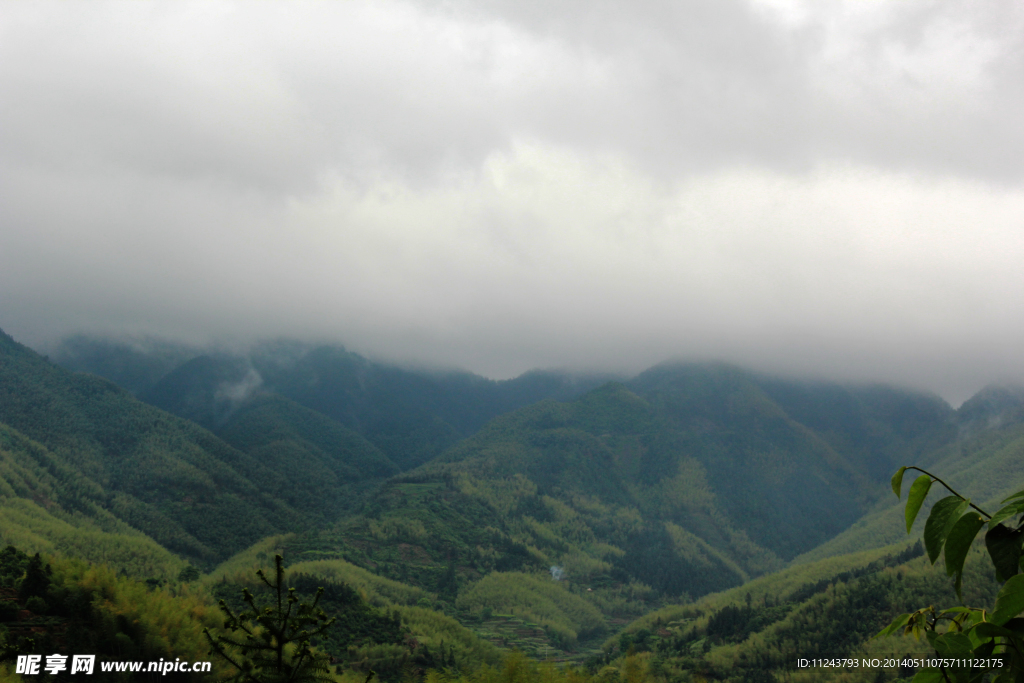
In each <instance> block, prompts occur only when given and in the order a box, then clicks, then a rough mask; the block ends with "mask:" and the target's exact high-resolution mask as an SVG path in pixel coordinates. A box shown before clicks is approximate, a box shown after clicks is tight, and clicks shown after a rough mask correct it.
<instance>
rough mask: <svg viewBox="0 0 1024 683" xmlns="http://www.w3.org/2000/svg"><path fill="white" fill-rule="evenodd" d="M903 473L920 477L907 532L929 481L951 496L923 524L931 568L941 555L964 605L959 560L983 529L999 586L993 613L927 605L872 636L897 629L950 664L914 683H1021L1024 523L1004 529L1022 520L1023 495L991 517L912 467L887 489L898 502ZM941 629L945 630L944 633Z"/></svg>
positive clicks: (910, 496) (913, 492)
mask: <svg viewBox="0 0 1024 683" xmlns="http://www.w3.org/2000/svg"><path fill="white" fill-rule="evenodd" d="M908 470H916V471H918V472H921V476H919V477H917V479H915V480H914V482H913V483H912V484H911V486H910V490H909V491H908V493H907V504H906V508H905V510H904V517H905V519H906V524H907V533H908V534H909V533H910V530H911V528H912V527H913V526H914V521H915V520H916V519H917V516H918V513H920V511H921V507H922V506H923V505H924V502H925V498H927V496H928V493H929V491H930V490H931V487H932V484H933V483H936V482H937V483H939V484H941V485H942V486H943V487H944V488H945V489H946V490H947V491H949V492H950V493H951V494H952V495H949V496H946V497H944V498H941V499H940V500H938V501H936V503H935V504H934V505H933V506H932V509H931V512H930V513H929V515H928V519H927V521H926V522H925V528H924V544H925V549H926V551H927V553H928V559H929V560H930V561H931V563H932V564H935V562H936V560H938V558H939V555H940V554H943V555H944V559H945V568H946V574H947V575H948V576H955V581H954V587H955V589H956V595H957V598H958V599H959V600H960V601H961V603H962V602H963V594H962V583H963V568H964V562H965V560H966V559H967V554H968V552H969V551H970V548H971V545H972V544H973V543H974V540H975V538H976V537H977V535H978V533H979V532H980V531H981V529H982V527H984V526H986V525H987V526H988V531H987V532H986V534H985V546H986V548H987V549H988V554H989V557H990V558H991V560H992V565H993V567H994V568H995V571H996V578H997V579H998V580H999V581H1000V582H1001V583H1003V586H1002V588H1001V589H1000V591H999V594H998V595H997V596H996V604H995V608H994V609H993V610H992V611H991V612H989V611H988V610H986V609H984V608H978V607H966V606H959V607H951V608H949V609H945V610H941V611H937V610H936V609H935V607H934V606H928V607H925V608H922V609H919V610H917V611H916V612H912V613H909V614H902V615H900V616H899V617H897V618H896V619H894V620H893V621H892V623H890V624H889V625H888V626H887V627H885V628H884V629H882V631H881V632H879V633H878V635H877V636H876V637H882V636H888V635H891V634H893V633H895V632H896V631H898V630H900V629H903V633H904V635H908V634H913V635H915V636H916V637H920V636H921V635H924V636H925V637H926V638H927V640H928V642H929V643H930V644H931V646H932V647H933V648H935V651H936V653H937V654H938V655H939V657H940V658H945V659H946V660H949V661H950V662H951V663H950V664H949V665H948V666H947V665H945V664H944V665H943V666H940V667H937V668H924V669H921V670H919V671H918V673H917V675H916V676H915V677H914V681H915V683H929V682H932V681H936V682H940V681H943V682H945V683H953V682H954V681H955V682H956V683H975V682H980V681H982V680H983V679H985V676H987V675H989V674H990V673H995V674H997V675H996V677H995V678H994V679H993V681H994V683H1008V682H1010V681H1015V682H1020V681H1024V619H1022V618H1020V617H1018V616H1017V615H1018V614H1020V613H1021V612H1022V611H1024V574H1021V571H1022V569H1024V563H1022V558H1021V546H1022V543H1024V521H1018V523H1017V524H1016V526H1014V525H1013V524H1012V523H1011V524H1009V525H1007V524H1006V523H1005V522H1007V521H1008V520H1011V519H1012V518H1013V517H1017V516H1018V515H1024V491H1018V492H1017V493H1015V494H1013V495H1011V496H1009V497H1007V498H1006V499H1004V500H1003V501H1002V504H1003V505H1002V507H1001V508H1000V509H999V510H998V511H997V512H996V513H995V514H989V513H987V512H985V511H984V510H982V509H981V508H980V507H978V506H977V505H975V504H974V503H972V502H971V500H970V499H969V498H966V497H964V496H963V495H961V494H960V493H959V492H957V491H956V490H955V489H953V488H952V487H951V486H950V485H949V484H947V483H946V482H945V481H943V480H942V479H940V478H939V477H936V476H935V475H933V474H932V473H930V472H928V471H926V470H923V469H921V468H920V467H914V466H909V467H901V468H900V469H899V470H897V471H896V474H894V475H893V477H892V490H893V493H895V494H896V497H897V498H901V492H902V488H903V475H904V474H905V473H906V472H907V471H908ZM940 625H941V626H943V627H944V630H943V631H941V632H940V629H939V627H940ZM966 660H974V661H980V662H983V663H984V665H983V666H974V667H972V666H964V665H962V664H961V662H963V661H966ZM985 680H987V679H985Z"/></svg>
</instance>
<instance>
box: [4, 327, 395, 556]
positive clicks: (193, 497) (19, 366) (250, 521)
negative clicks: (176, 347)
mask: <svg viewBox="0 0 1024 683" xmlns="http://www.w3.org/2000/svg"><path fill="white" fill-rule="evenodd" d="M253 408H254V409H259V406H254V407H253ZM293 417H295V419H297V420H300V421H301V419H303V418H304V417H306V416H302V415H299V416H294V414H293ZM239 420H240V421H239V422H238V423H237V428H238V430H239V434H242V435H246V436H245V438H248V439H249V440H250V442H251V443H252V444H253V449H254V451H260V449H261V448H262V449H264V451H267V450H268V449H269V451H273V444H274V440H273V437H274V434H275V433H277V432H275V431H274V429H277V430H278V431H280V429H281V428H280V425H277V426H274V425H271V424H270V423H267V427H266V429H263V428H261V429H257V430H252V429H248V428H246V426H245V425H246V423H245V422H244V415H241V416H239ZM314 421H315V420H314ZM0 424H2V425H4V428H3V429H4V431H0V434H2V435H4V436H0V439H3V441H2V444H3V448H4V461H3V463H4V467H5V469H4V477H3V479H4V482H5V483H4V487H3V491H4V493H5V500H7V501H8V502H7V503H6V505H7V506H8V507H9V508H10V510H11V511H10V513H9V514H11V515H14V514H15V508H17V510H18V511H19V512H18V513H17V514H20V515H21V516H20V517H19V518H18V519H19V520H21V521H19V522H18V523H17V524H12V526H11V527H8V529H10V531H7V532H6V533H8V534H14V533H15V531H14V530H15V529H16V528H21V529H23V530H24V533H29V531H30V530H31V531H32V533H35V534H36V535H37V536H38V535H39V534H40V533H42V532H41V530H42V529H44V528H46V529H49V530H50V531H52V532H53V534H55V535H53V536H52V538H51V537H49V536H47V535H46V534H43V535H42V536H40V539H38V540H34V541H33V542H32V544H33V547H45V543H44V541H47V540H49V541H50V542H54V543H64V542H65V541H61V540H59V539H58V536H60V537H62V538H66V537H67V536H68V534H69V533H70V532H69V531H68V529H67V528H65V527H59V528H60V529H61V530H60V531H59V532H58V526H56V525H43V524H42V523H41V522H40V524H34V523H32V522H30V521H29V520H30V518H31V517H32V515H35V516H36V517H39V513H38V512H37V511H36V510H35V509H34V508H32V507H31V506H29V505H28V504H27V503H26V502H23V501H26V500H31V501H32V503H33V504H34V505H35V507H37V508H42V509H44V510H45V511H46V514H48V515H50V516H55V517H57V518H61V519H65V522H66V524H71V525H72V526H73V527H76V528H78V527H81V528H82V529H83V530H86V529H87V528H88V525H90V524H91V525H93V526H95V527H96V528H99V529H102V530H104V531H112V532H117V533H126V529H128V528H134V529H135V530H137V531H140V532H142V533H144V534H145V535H147V536H149V537H150V538H151V539H152V540H154V541H156V542H157V543H158V544H160V545H161V546H163V547H164V548H166V549H168V550H170V551H172V552H174V553H177V554H179V555H182V556H185V557H188V558H192V559H193V560H196V561H200V562H212V561H214V560H217V559H220V558H224V557H226V556H228V555H230V554H232V553H234V552H237V551H238V550H241V549H243V548H245V547H247V546H249V545H251V544H252V543H253V542H254V541H256V540H258V539H260V538H262V537H265V536H268V535H270V534H273V533H279V532H282V531H289V530H295V529H301V528H306V527H308V526H309V525H310V523H312V522H313V521H314V520H316V519H322V518H323V515H324V513H325V503H324V502H323V499H322V497H321V496H318V495H313V496H310V495H302V494H303V492H302V491H298V492H297V491H296V481H298V480H301V481H305V482H309V478H308V477H304V476H302V475H301V474H300V475H298V476H296V475H295V470H294V463H293V462H290V461H288V459H286V458H283V457H280V456H278V457H277V458H276V460H275V458H273V457H266V458H265V459H264V460H260V459H258V458H257V457H255V456H253V455H250V454H248V453H245V452H243V451H241V450H238V449H236V448H233V447H231V446H230V445H228V444H227V443H225V442H224V441H222V440H221V439H219V438H217V437H216V436H214V435H213V434H211V433H210V432H208V431H207V430H205V429H202V428H201V427H199V426H197V425H195V424H194V423H192V422H189V421H187V420H183V419H181V418H179V417H176V416H174V415H171V414H169V413H166V412H164V411H161V410H158V409H156V408H154V407H152V406H149V405H146V404H144V403H142V402H140V401H138V400H136V399H135V398H133V397H132V396H131V395H130V394H129V393H128V392H127V391H125V390H123V389H120V388H119V387H117V386H115V385H114V384H112V383H110V382H109V381H107V380H104V379H100V378H98V377H95V376H89V375H83V374H78V373H72V372H69V371H67V370H65V369H63V368H60V367H58V366H56V365H53V364H51V363H49V362H48V361H47V360H46V359H44V358H43V357H41V356H39V355H38V354H36V353H35V352H33V351H31V350H29V349H27V348H26V347H24V346H21V345H20V344H18V343H16V342H15V341H14V340H13V339H11V338H10V337H9V336H7V335H5V334H3V333H0ZM275 424H276V423H275ZM261 430H262V431H261ZM268 430H269V431H268ZM309 431H310V436H309V437H308V441H307V442H305V444H306V445H307V454H309V453H312V451H311V449H313V448H314V447H322V448H321V449H320V451H319V453H317V454H315V455H319V456H321V457H322V461H323V462H324V463H331V464H333V466H334V468H335V469H334V471H335V472H337V473H339V474H341V475H342V476H344V475H346V474H351V473H352V472H353V471H358V473H359V475H360V476H363V477H367V478H369V479H372V478H373V477H380V476H384V475H386V474H389V473H391V472H393V471H394V469H393V466H390V464H389V463H388V462H387V460H386V458H384V457H383V456H381V455H380V454H379V453H376V452H374V449H373V448H372V446H368V445H367V444H365V443H361V444H354V443H351V442H352V441H353V439H351V438H350V439H349V442H345V439H346V438H349V435H339V434H336V433H335V432H332V431H330V429H326V430H323V429H322V430H320V432H316V430H313V429H311V430H309ZM240 438H242V437H240ZM332 439H333V441H332ZM342 442H345V443H346V445H347V446H351V447H352V453H353V454H354V457H353V459H352V461H351V462H339V454H338V453H337V452H336V451H331V452H329V453H326V452H325V451H323V448H327V449H328V451H330V448H331V444H334V445H337V444H339V443H342ZM314 444H319V446H315V445H314ZM261 454H266V453H261ZM310 457H312V456H310ZM364 466H366V467H367V468H368V469H367V470H365V471H364V470H363V469H362V468H363V467H364ZM336 476H338V475H336ZM47 487H49V488H48V489H47ZM44 490H45V491H50V492H52V496H51V495H50V494H47V493H46V492H45V491H44ZM40 492H43V493H40ZM305 493H307V494H308V491H307V492H305ZM286 498H287V499H288V502H286V500H285V499H286ZM15 499H17V501H15ZM333 500H335V501H336V500H337V497H335V498H334V499H333ZM49 501H52V502H53V503H54V505H50V502H49ZM19 533H21V532H19ZM83 533H84V531H83ZM22 538H23V540H24V539H25V538H26V537H24V534H22ZM86 556H89V555H86Z"/></svg>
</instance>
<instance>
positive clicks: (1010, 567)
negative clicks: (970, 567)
mask: <svg viewBox="0 0 1024 683" xmlns="http://www.w3.org/2000/svg"><path fill="white" fill-rule="evenodd" d="M1022 539H1024V531H1020V530H1010V529H1008V528H1007V527H1006V526H1004V525H1002V524H997V525H996V526H994V527H993V526H992V523H991V522H989V525H988V533H987V534H985V547H987V548H988V554H989V556H990V557H991V558H992V564H993V565H995V568H996V578H997V579H998V580H999V581H1006V580H1007V579H1009V578H1010V577H1011V576H1014V575H1015V574H1017V572H1018V571H1019V565H1020V546H1021V540H1022Z"/></svg>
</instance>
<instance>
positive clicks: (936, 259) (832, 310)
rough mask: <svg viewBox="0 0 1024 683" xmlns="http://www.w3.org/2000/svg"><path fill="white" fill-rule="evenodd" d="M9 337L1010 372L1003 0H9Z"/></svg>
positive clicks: (1014, 172) (857, 371)
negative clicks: (87, 334)
mask: <svg viewBox="0 0 1024 683" xmlns="http://www.w3.org/2000/svg"><path fill="white" fill-rule="evenodd" d="M3 16H4V19H3V21H2V23H0V38H2V39H0V65H2V66H0V89H2V91H3V92H4V93H5V97H4V100H5V101H6V102H8V103H9V104H7V105H6V106H4V107H3V108H0V192H2V193H3V196H4V198H5V199H4V201H3V202H2V203H0V224H2V225H3V226H4V229H3V230H0V292H2V295H3V296H2V297H0V315H2V320H0V326H3V328H4V329H5V330H7V331H8V332H9V333H11V334H12V335H14V336H15V337H16V338H18V339H20V340H22V341H25V342H28V343H30V344H32V345H34V346H37V347H43V346H46V345H47V344H51V343H53V342H54V341H55V340H56V339H58V338H59V337H60V336H62V335H64V334H67V333H70V332H75V331H79V330H86V331H91V332H99V333H112V334H121V333H134V334H155V335H159V336H169V337H172V338H180V339H185V340H190V341H200V342H205V341H207V340H209V339H228V340H239V341H241V342H245V341H249V340H253V339H257V338H263V337H269V336H277V335H284V336H299V337H304V338H307V339H311V340H331V341H340V342H342V343H344V344H346V346H347V347H349V348H351V349H352V350H355V351H358V352H360V353H363V354H366V355H371V356H375V357H380V358H387V359H394V360H399V361H418V362H424V363H430V364H436V365H449V366H459V367H465V368H467V369H469V370H473V371H475V372H478V373H481V374H484V375H487V376H491V377H509V376H514V375H517V374H519V373H521V372H523V371H525V370H527V369H530V368H533V367H570V368H579V369H601V370H608V371H615V372H623V373H635V372H638V371H640V370H642V369H644V368H646V367H649V366H650V365H653V364H654V363H657V362H661V361H663V360H665V359H666V358H673V357H683V358H701V359H707V358H714V359H722V360H726V361H729V362H734V363H737V364H740V365H743V366H747V367H753V368H756V369H759V370H768V371H779V372H786V373H791V374H798V375H823V376H827V377H830V378H834V379H840V380H854V379H855V380H865V381H886V382H890V383H894V384H901V385H909V386H913V387H920V388H925V389H929V390H933V391H936V392H938V393H940V394H941V395H943V396H944V397H945V398H947V399H948V400H950V402H952V403H953V404H954V405H956V404H958V403H959V402H960V401H962V400H963V399H965V398H967V397H968V396H969V395H970V394H972V393H973V392H974V391H976V390H977V389H978V388H980V387H981V386H982V385H984V384H986V383H988V382H991V381H1019V380H1021V378H1022V376H1024V373H1022V372H1021V368H1022V360H1024V358H1022V357H1021V353H1022V352H1021V345H1020V344H1019V340H1020V338H1021V334H1022V332H1024V329H1022V323H1021V322H1020V316H1017V315H1015V313H1016V312H1017V311H1019V308H1020V305H1021V303H1022V295H1024V291H1022V282H1021V278H1020V275H1019V273H1018V270H1019V263H1020V262H1021V261H1022V259H1021V256H1022V255H1024V240H1022V237H1021V231H1020V227H1021V216H1024V192H1022V185H1021V167H1020V165H1019V162H1018V160H1019V159H1020V158H1021V152H1022V151H1024V149H1022V148H1024V141H1022V136H1021V131H1020V128H1019V126H1018V125H1015V118H1014V117H1013V115H1012V112H1014V111H1018V110H1019V109H1020V106H1019V105H1020V103H1021V100H1022V97H1021V95H1022V87H1024V78H1022V74H1021V69H1022V68H1024V67H1022V66H1021V62H1020V60H1019V58H1018V57H1019V55H1020V51H1021V47H1022V45H1021V41H1022V40H1024V39H1022V36H1024V31H1022V30H1021V28H1024V12H1022V10H1021V9H1020V8H1018V7H1016V6H1013V5H1008V4H999V3H989V4H984V5H980V6H974V7H972V8H971V9H970V10H967V9H965V8H963V7H961V6H958V5H956V4H955V3H952V2H929V3H917V4H904V3H895V2H890V3H871V4H866V3H859V2H830V3H800V2H755V3H742V2H731V3H721V2H715V3H711V2H690V3H684V4H682V5H679V4H676V5H668V4H662V3H653V2H652V3H642V4H639V5H633V6H631V9H630V11H629V12H625V11H623V10H621V9H617V8H615V7H614V6H603V5H593V4H575V3H562V4H558V5H555V6H552V5H550V4H545V5H540V4H529V3H507V4H506V3H487V4H482V5H481V4H473V5H470V4H463V3H446V4H437V3H427V2H424V3H403V2H390V3H376V4H369V3H346V4H343V5H336V6H335V5H305V6H304V5H275V4H264V5H260V6H251V5H242V4H233V3H219V4H209V3H196V4H189V3H182V4H160V3H153V4H147V5H115V4H102V3H100V4H92V5H90V6H89V10H85V9H84V7H75V6H69V5H64V4H47V3H35V4H32V5H24V4H17V3H10V4H6V5H5V6H4V12H3Z"/></svg>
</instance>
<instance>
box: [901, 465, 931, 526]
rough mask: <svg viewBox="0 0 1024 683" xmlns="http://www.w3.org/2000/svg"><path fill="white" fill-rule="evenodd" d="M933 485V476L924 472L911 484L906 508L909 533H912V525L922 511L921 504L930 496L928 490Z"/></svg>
mask: <svg viewBox="0 0 1024 683" xmlns="http://www.w3.org/2000/svg"><path fill="white" fill-rule="evenodd" d="M931 487H932V478H931V477H929V476H928V475H927V474H922V475H921V476H920V477H918V478H917V479H915V480H914V483H913V484H911V485H910V493H908V494H907V510H906V517H907V533H908V534H909V533H910V527H912V526H914V520H915V519H917V513H918V512H920V511H921V506H922V505H923V504H924V499H925V498H926V497H927V496H928V490H929V489H930V488H931Z"/></svg>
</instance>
